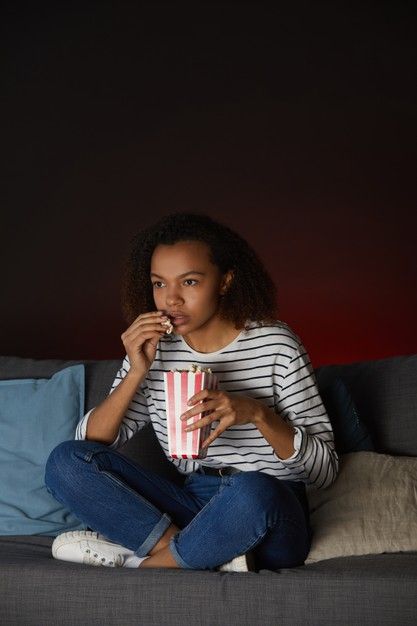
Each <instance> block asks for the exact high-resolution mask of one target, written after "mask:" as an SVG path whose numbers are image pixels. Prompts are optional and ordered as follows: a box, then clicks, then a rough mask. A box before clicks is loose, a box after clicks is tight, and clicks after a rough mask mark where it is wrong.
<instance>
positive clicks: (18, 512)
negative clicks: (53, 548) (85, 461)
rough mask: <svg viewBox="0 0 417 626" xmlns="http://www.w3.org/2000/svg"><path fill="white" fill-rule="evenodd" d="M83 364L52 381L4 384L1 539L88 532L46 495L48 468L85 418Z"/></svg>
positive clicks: (0, 392)
mask: <svg viewBox="0 0 417 626" xmlns="http://www.w3.org/2000/svg"><path fill="white" fill-rule="evenodd" d="M84 394H85V391H84V365H82V364H80V365H73V366H71V367H67V368H66V369H63V370H61V371H59V372H57V373H56V374H54V375H53V376H52V377H51V378H46V379H18V380H1V381H0V535H49V536H53V537H55V536H56V535H58V534H59V533H61V532H65V531H67V530H81V529H84V528H86V526H85V524H83V523H81V522H80V520H78V519H77V518H76V517H75V516H74V515H73V514H72V513H71V512H70V511H68V510H67V509H65V508H64V507H63V506H62V504H60V503H59V502H57V500H55V498H53V497H52V495H51V494H50V493H49V492H48V491H47V488H46V485H45V482H44V473H45V465H46V461H47V459H48V456H49V454H50V452H51V451H52V450H53V448H55V446H57V445H58V444H59V443H61V441H66V440H69V439H74V435H75V428H76V425H77V423H78V421H79V420H80V419H81V417H82V416H83V415H84Z"/></svg>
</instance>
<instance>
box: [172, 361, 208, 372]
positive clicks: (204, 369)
mask: <svg viewBox="0 0 417 626" xmlns="http://www.w3.org/2000/svg"><path fill="white" fill-rule="evenodd" d="M170 372H194V373H195V372H207V373H208V374H211V373H212V371H211V369H210V368H209V367H201V366H200V365H197V364H196V363H192V364H191V369H188V370H187V369H186V370H178V369H177V370H170Z"/></svg>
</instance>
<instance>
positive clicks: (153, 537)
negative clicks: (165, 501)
mask: <svg viewBox="0 0 417 626" xmlns="http://www.w3.org/2000/svg"><path fill="white" fill-rule="evenodd" d="M171 524H172V520H171V518H170V517H169V516H168V515H167V514H166V513H164V514H163V515H162V517H161V519H160V520H159V522H158V523H157V525H156V526H155V527H154V528H153V530H152V532H151V534H150V535H148V537H147V538H146V539H145V541H144V542H143V543H142V545H141V546H139V548H138V549H137V550H135V554H136V556H148V553H149V552H150V551H151V550H152V548H153V547H154V546H156V544H157V543H158V541H159V540H160V538H161V537H162V535H163V534H164V533H165V531H166V530H167V528H169V527H170V526H171Z"/></svg>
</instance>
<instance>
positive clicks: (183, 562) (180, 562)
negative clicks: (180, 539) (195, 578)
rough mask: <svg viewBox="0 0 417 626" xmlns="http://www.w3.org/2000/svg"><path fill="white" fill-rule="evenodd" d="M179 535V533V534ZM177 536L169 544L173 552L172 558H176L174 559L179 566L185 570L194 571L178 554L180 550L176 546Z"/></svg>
mask: <svg viewBox="0 0 417 626" xmlns="http://www.w3.org/2000/svg"><path fill="white" fill-rule="evenodd" d="M177 534H178V533H177ZM176 536H177V535H174V536H173V537H171V539H170V542H169V549H170V551H171V554H172V556H173V557H174V559H175V560H176V562H177V563H178V565H180V566H181V567H182V568H184V569H193V568H192V567H191V566H190V565H188V563H186V562H185V561H184V559H182V558H181V557H180V555H179V554H178V550H177V547H176V545H175V538H176Z"/></svg>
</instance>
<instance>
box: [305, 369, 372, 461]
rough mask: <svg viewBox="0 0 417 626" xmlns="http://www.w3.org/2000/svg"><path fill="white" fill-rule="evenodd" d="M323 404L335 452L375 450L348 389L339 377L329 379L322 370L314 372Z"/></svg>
mask: <svg viewBox="0 0 417 626" xmlns="http://www.w3.org/2000/svg"><path fill="white" fill-rule="evenodd" d="M316 378H317V384H318V388H319V392H320V396H321V398H322V400H323V404H324V406H325V407H326V411H327V414H328V416H329V419H330V422H331V424H332V427H333V432H334V441H335V447H336V452H337V453H338V454H347V453H348V452H359V451H362V450H369V451H372V450H375V448H374V444H373V442H372V439H371V436H370V434H369V432H368V429H367V428H366V426H365V424H364V423H363V421H362V420H361V418H360V416H359V413H358V410H357V408H356V406H355V404H354V402H353V398H352V396H351V393H350V391H349V389H348V388H347V387H346V385H345V383H344V382H343V380H342V379H341V378H339V377H335V378H332V379H329V378H328V377H326V376H325V373H324V370H320V371H319V372H316Z"/></svg>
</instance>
